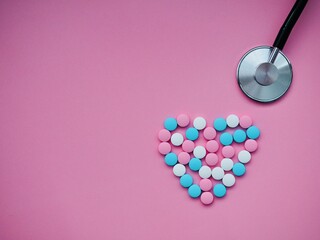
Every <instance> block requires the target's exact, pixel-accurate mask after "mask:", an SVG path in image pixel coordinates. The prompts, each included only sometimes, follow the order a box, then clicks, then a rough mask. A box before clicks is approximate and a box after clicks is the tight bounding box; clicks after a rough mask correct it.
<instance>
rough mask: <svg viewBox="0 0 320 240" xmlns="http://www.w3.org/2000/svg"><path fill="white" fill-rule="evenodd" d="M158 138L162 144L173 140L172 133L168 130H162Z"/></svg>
mask: <svg viewBox="0 0 320 240" xmlns="http://www.w3.org/2000/svg"><path fill="white" fill-rule="evenodd" d="M158 138H159V140H160V141H161V142H166V141H169V140H170V138H171V133H170V132H169V131H168V130H167V129H161V130H160V131H159V134H158Z"/></svg>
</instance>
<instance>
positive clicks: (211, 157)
mask: <svg viewBox="0 0 320 240" xmlns="http://www.w3.org/2000/svg"><path fill="white" fill-rule="evenodd" d="M205 160H206V163H207V164H208V165H209V166H214V165H216V164H217V163H218V161H219V158H218V155H217V154H215V153H208V154H207V156H206V159H205Z"/></svg>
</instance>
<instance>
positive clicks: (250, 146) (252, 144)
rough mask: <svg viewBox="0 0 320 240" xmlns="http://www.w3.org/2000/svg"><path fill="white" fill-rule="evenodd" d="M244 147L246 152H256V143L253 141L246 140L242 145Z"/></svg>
mask: <svg viewBox="0 0 320 240" xmlns="http://www.w3.org/2000/svg"><path fill="white" fill-rule="evenodd" d="M244 147H245V149H246V150H247V151H248V152H254V151H255V150H257V148H258V143H257V141H256V140H253V139H248V140H247V141H246V142H245V143H244Z"/></svg>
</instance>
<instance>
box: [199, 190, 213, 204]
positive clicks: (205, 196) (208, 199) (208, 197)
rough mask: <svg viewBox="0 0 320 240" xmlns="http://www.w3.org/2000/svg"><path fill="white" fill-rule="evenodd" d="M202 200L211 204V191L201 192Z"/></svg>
mask: <svg viewBox="0 0 320 240" xmlns="http://www.w3.org/2000/svg"><path fill="white" fill-rule="evenodd" d="M200 201H201V202H202V203H203V204H204V205H209V204H211V203H212V202H213V195H212V193H211V192H204V193H202V194H201V196H200Z"/></svg>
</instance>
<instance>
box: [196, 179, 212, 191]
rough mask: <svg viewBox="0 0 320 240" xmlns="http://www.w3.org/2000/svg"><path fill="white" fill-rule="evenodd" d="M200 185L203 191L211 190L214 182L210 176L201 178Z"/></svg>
mask: <svg viewBox="0 0 320 240" xmlns="http://www.w3.org/2000/svg"><path fill="white" fill-rule="evenodd" d="M199 185H200V188H201V190H202V191H210V190H211V189H212V182H211V180H210V179H208V178H204V179H201V180H200V183H199Z"/></svg>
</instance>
